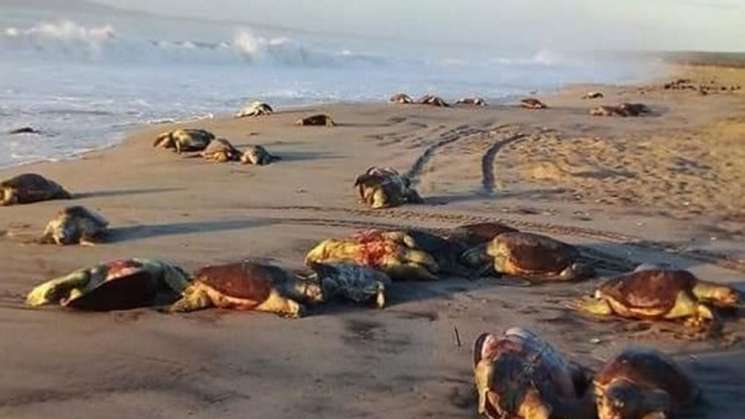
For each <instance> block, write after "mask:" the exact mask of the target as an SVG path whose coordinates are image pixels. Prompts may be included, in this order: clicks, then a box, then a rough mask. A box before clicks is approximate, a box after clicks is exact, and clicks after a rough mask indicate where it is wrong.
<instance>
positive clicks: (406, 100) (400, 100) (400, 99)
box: [389, 93, 414, 105]
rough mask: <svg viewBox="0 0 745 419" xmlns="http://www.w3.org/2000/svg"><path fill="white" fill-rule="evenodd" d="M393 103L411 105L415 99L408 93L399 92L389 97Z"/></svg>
mask: <svg viewBox="0 0 745 419" xmlns="http://www.w3.org/2000/svg"><path fill="white" fill-rule="evenodd" d="M389 101H390V102H391V103H397V104H399V105H409V104H412V103H414V99H412V98H411V96H409V95H407V94H406V93H399V94H396V95H393V96H391V98H390V99H389Z"/></svg>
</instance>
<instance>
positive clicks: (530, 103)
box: [520, 97, 548, 109]
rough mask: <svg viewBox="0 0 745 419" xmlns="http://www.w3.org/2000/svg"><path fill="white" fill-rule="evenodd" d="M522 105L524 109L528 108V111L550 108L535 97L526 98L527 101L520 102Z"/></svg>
mask: <svg viewBox="0 0 745 419" xmlns="http://www.w3.org/2000/svg"><path fill="white" fill-rule="evenodd" d="M520 105H521V106H522V107H524V108H528V109H545V108H548V106H546V104H545V103H543V102H541V101H540V100H538V99H536V98H534V97H529V98H525V99H523V100H521V101H520Z"/></svg>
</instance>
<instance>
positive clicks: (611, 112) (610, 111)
mask: <svg viewBox="0 0 745 419" xmlns="http://www.w3.org/2000/svg"><path fill="white" fill-rule="evenodd" d="M651 112H652V110H651V109H649V107H647V105H644V104H643V103H622V104H620V105H618V106H598V107H596V108H592V109H590V115H593V116H620V117H629V116H642V115H645V114H648V113H651Z"/></svg>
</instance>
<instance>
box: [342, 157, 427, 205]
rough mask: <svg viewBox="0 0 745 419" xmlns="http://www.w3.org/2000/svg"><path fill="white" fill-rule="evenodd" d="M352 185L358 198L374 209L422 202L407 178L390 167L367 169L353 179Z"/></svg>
mask: <svg viewBox="0 0 745 419" xmlns="http://www.w3.org/2000/svg"><path fill="white" fill-rule="evenodd" d="M354 186H355V187H356V188H357V191H358V193H359V196H360V200H361V201H362V202H363V203H365V204H367V205H368V206H369V207H371V208H375V209H378V208H388V207H395V206H399V205H402V204H406V203H410V204H419V203H422V202H423V201H422V198H421V197H420V196H419V193H418V192H417V191H416V190H415V189H414V188H412V187H411V181H410V180H409V178H408V177H406V176H402V175H401V174H399V173H398V171H397V170H396V169H393V168H390V167H384V168H381V167H371V168H369V169H367V171H366V172H365V173H364V174H362V175H360V176H358V177H357V179H355V181H354Z"/></svg>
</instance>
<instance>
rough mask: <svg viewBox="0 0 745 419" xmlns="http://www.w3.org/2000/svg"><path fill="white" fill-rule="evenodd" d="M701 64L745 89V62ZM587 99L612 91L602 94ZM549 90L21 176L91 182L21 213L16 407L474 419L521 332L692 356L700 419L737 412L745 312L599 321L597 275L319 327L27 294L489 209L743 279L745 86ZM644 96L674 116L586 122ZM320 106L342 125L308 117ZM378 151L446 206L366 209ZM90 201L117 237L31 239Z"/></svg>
mask: <svg viewBox="0 0 745 419" xmlns="http://www.w3.org/2000/svg"><path fill="white" fill-rule="evenodd" d="M680 71H683V72H684V73H685V74H686V77H693V78H695V80H696V81H697V82H707V83H708V82H710V81H711V80H715V81H716V83H720V84H723V85H724V84H727V85H729V84H740V85H742V86H745V70H729V69H720V68H711V67H696V68H695V69H683V70H680ZM589 90H602V91H603V92H604V93H605V95H606V96H605V98H604V99H598V100H581V99H580V96H581V95H582V94H584V93H585V92H586V91H589ZM542 99H544V100H545V102H547V103H548V104H549V106H551V108H550V109H547V110H540V111H529V110H524V109H520V108H518V107H516V106H514V105H512V104H510V105H492V106H489V107H486V108H450V109H439V108H431V107H422V106H409V105H389V104H366V105H359V104H338V105H329V106H317V107H313V108H303V109H293V110H280V111H279V112H278V113H276V114H274V115H272V116H270V117H263V118H257V119H232V118H224V119H215V120H205V121H199V122H194V123H189V124H185V125H186V126H190V127H199V128H204V129H208V130H210V131H213V132H214V133H215V134H217V135H218V136H222V137H225V138H227V139H229V140H230V141H231V142H232V143H233V144H234V145H236V146H238V147H239V148H241V147H243V146H245V145H247V144H263V145H264V146H266V147H267V148H268V150H269V151H270V152H271V153H273V154H277V155H279V156H281V157H282V158H283V160H282V161H280V162H278V163H275V164H272V165H270V166H266V167H252V166H243V165H240V164H215V163H209V162H206V161H204V160H202V159H200V158H183V157H179V156H177V155H176V154H174V153H171V152H169V151H164V150H156V149H153V148H152V147H151V144H152V140H153V138H154V137H155V135H156V134H157V133H159V132H161V131H165V130H167V129H169V128H171V126H168V125H161V126H157V127H148V128H146V129H143V130H142V131H140V132H137V133H133V134H132V135H131V136H130V137H129V138H128V139H127V140H126V142H125V143H124V144H122V145H121V146H118V147H116V148H113V149H110V150H105V151H100V152H94V153H91V154H88V155H86V156H85V157H84V158H82V159H80V160H76V161H68V162H59V163H41V164H34V165H30V166H24V167H20V168H14V169H11V170H4V171H2V172H0V177H1V178H6V177H10V176H12V175H14V174H18V173H22V172H36V173H39V174H43V175H45V176H47V177H49V178H51V179H54V180H56V181H58V182H59V183H61V184H63V185H64V186H65V187H67V188H68V189H69V190H70V191H72V192H73V193H75V194H76V199H75V200H73V201H49V202H43V203H37V204H32V205H23V206H16V207H7V208H0V235H1V236H2V237H0V266H2V272H3V273H2V275H0V277H1V278H2V282H1V283H0V335H2V339H0V367H2V368H0V370H1V371H2V378H1V379H0V417H8V418H19V419H20V418H41V417H44V418H81V417H91V418H92V417H95V418H122V417H145V418H161V417H162V418H172V417H194V418H214V417H220V418H246V417H272V418H274V417H278V418H284V417H288V418H289V417H307V418H314V417H318V418H322V417H323V418H327V417H345V418H350V417H387V418H394V417H395V418H419V417H438V418H471V417H476V413H475V399H474V395H473V392H472V384H471V383H472V376H471V371H470V368H471V366H470V359H471V356H470V346H471V343H472V342H473V339H474V338H475V337H476V336H477V335H478V334H480V333H481V332H483V331H495V332H500V331H502V330H504V329H506V328H508V327H511V326H517V325H519V326H523V327H528V328H532V329H534V330H535V331H537V332H538V333H540V334H541V335H542V336H544V337H545V338H547V339H548V340H550V341H551V342H553V343H555V344H556V346H558V348H560V349H561V350H562V351H565V352H566V353H567V354H568V356H569V357H570V358H572V359H574V360H576V361H579V362H582V363H584V364H585V365H587V366H589V367H598V366H599V365H600V364H601V363H602V362H603V360H605V359H607V358H608V357H610V356H611V355H613V354H614V353H616V352H618V351H620V350H621V349H622V348H624V347H626V346H627V345H647V346H654V347H657V348H659V349H661V350H664V351H666V352H669V353H672V354H674V355H675V356H676V357H677V358H678V359H679V360H681V362H683V364H684V365H685V367H686V369H687V370H688V371H690V372H691V373H692V374H693V376H694V377H695V379H696V380H697V381H698V382H699V383H700V384H701V386H702V387H703V390H704V393H705V395H706V401H705V404H703V405H702V407H701V408H700V409H698V410H697V411H696V412H693V416H691V417H711V418H715V417H722V418H726V417H730V418H731V417H737V415H739V414H741V412H742V411H743V409H745V387H743V386H742V383H743V382H744V381H745V367H743V365H745V346H743V344H742V343H741V342H740V339H742V337H745V320H740V319H738V318H736V317H734V318H727V319H726V321H725V327H724V330H723V333H722V336H720V337H718V338H713V339H708V340H687V339H680V338H677V337H676V336H675V333H676V331H679V330H678V328H677V327H675V326H674V325H651V324H646V323H638V322H629V321H620V320H613V321H602V322H599V321H597V320H595V319H592V318H588V317H585V316H582V315H578V314H576V313H574V312H572V311H571V310H569V309H567V308H566V306H567V304H569V303H570V302H571V301H572V300H574V299H575V298H577V297H579V296H581V295H584V294H588V293H590V292H591V291H592V290H593V288H594V287H595V286H596V285H597V284H598V283H599V280H591V281H587V282H582V283H572V284H549V285H542V286H534V287H520V286H504V285H502V282H499V283H498V282H496V281H493V280H488V279H486V280H480V281H468V280H465V279H459V278H447V279H443V280H441V281H438V282H432V283H397V284H395V285H394V286H393V288H392V290H391V294H390V298H389V299H390V305H389V306H388V307H386V308H385V309H383V310H374V309H365V308H360V307H355V306H351V305H345V304H335V305H330V306H327V307H322V308H318V309H314V310H312V311H311V313H310V315H309V316H308V317H306V318H303V319H300V320H285V319H280V318H277V317H274V316H272V315H265V314H253V313H237V312H229V311H222V310H206V311H201V312H197V313H192V314H185V315H167V314H162V313H160V312H158V311H156V310H153V309H139V310H131V311H124V312H111V313H79V312H70V311H67V310H63V309H59V308H54V307H53V308H48V309H42V310H31V309H27V308H25V307H24V306H23V298H24V295H25V293H26V292H27V291H28V290H29V289H30V288H31V287H32V286H33V285H35V284H37V283H39V282H41V281H43V280H45V279H49V278H51V277H54V276H57V275H61V274H64V273H67V272H69V271H72V270H74V269H76V268H78V267H81V266H86V265H90V264H94V263H97V262H99V261H102V260H109V259H114V258H122V257H150V258H161V259H165V260H169V261H172V262H174V263H177V264H181V265H182V266H184V267H185V268H187V269H190V270H191V269H196V268H197V267H199V266H201V265H204V264H215V263H220V262H231V261H238V260H242V259H245V258H252V259H258V260H262V261H267V262H271V263H276V264H280V265H282V266H285V267H287V268H293V269H294V268H301V267H302V261H303V257H304V255H305V253H306V252H307V250H309V249H310V248H311V246H312V245H313V244H314V243H315V242H317V241H319V240H321V239H324V238H327V237H334V236H342V235H347V234H349V233H352V232H354V231H356V230H358V229H363V228H368V227H386V228H387V227H400V226H406V227H411V226H415V227H422V228H430V229H445V228H449V227H455V226H457V225H459V224H462V223H467V222H478V221H487V220H501V221H504V222H506V223H508V224H510V225H513V226H515V227H518V228H521V229H524V230H527V231H534V232H539V233H544V234H550V235H552V236H554V237H556V238H559V239H562V240H565V241H568V242H570V243H574V244H577V245H579V246H581V247H582V250H583V253H584V255H585V256H586V257H587V258H588V259H590V260H592V261H593V262H594V263H595V264H596V266H597V267H598V268H600V270H601V273H602V274H604V275H610V274H613V273H615V272H619V271H623V270H627V269H631V268H633V266H635V264H637V263H642V262H669V263H673V264H675V265H677V266H680V267H684V268H686V269H690V270H691V271H693V272H694V273H696V274H697V275H699V276H700V277H702V278H706V279H711V280H715V281H721V282H725V283H730V284H734V285H735V286H737V287H738V288H739V289H740V290H741V291H745V246H743V243H745V237H744V236H745V233H743V231H744V230H743V226H745V211H744V210H743V207H744V205H745V142H744V140H743V139H745V93H743V91H742V90H741V91H738V92H722V93H717V94H710V95H706V96H702V95H700V94H698V93H697V92H694V91H672V90H666V89H664V88H663V87H662V82H660V83H655V84H654V85H650V86H573V87H570V88H568V89H565V90H564V91H562V92H560V93H558V94H557V95H554V96H547V97H542ZM624 101H629V102H644V103H646V104H648V105H649V106H651V108H652V110H653V114H652V115H651V116H647V117H643V118H602V117H591V116H589V115H588V110H589V108H590V107H593V106H597V105H600V104H618V103H620V102H624ZM316 112H327V113H329V114H330V115H332V116H333V117H334V119H335V120H336V121H337V122H338V123H339V126H338V127H336V128H325V127H324V128H321V127H318V128H315V127H297V126H295V125H294V124H293V122H294V121H295V120H296V119H298V118H299V117H301V116H306V115H310V114H312V113H316ZM372 165H386V166H392V167H394V168H397V169H399V170H400V171H401V172H403V173H406V174H408V175H410V176H411V177H412V178H413V179H414V180H415V183H416V185H417V188H418V189H419V191H420V193H421V194H422V195H423V197H424V198H425V201H426V202H425V204H423V205H416V206H404V207H401V208H396V209H389V210H368V209H365V208H363V207H361V206H360V204H359V203H358V202H357V198H356V195H355V192H354V189H353V188H352V183H353V181H354V178H355V177H356V176H357V175H358V174H359V173H361V172H363V171H364V170H365V169H367V168H368V167H370V166H372ZM72 204H76V205H78V204H79V205H85V206H87V207H89V208H92V209H95V210H98V211H99V212H101V213H102V214H103V215H104V216H106V217H107V218H108V219H109V221H110V222H111V225H112V227H113V231H112V237H111V242H110V243H108V244H104V245H100V246H96V247H65V248H59V247H53V246H41V245H36V244H30V243H28V239H29V238H31V237H33V236H34V235H37V234H39V233H40V232H41V231H42V230H43V227H44V225H45V224H46V222H47V221H48V220H49V219H50V218H51V217H52V215H53V214H54V213H55V211H56V210H57V209H59V208H60V207H62V206H64V205H72ZM667 329H672V331H670V330H667ZM456 331H457V336H458V338H456ZM458 340H459V341H460V343H461V345H458Z"/></svg>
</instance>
